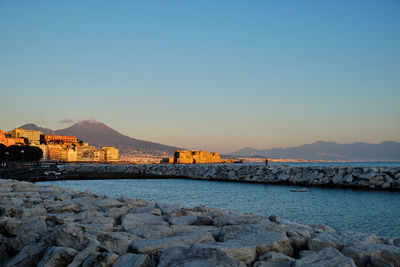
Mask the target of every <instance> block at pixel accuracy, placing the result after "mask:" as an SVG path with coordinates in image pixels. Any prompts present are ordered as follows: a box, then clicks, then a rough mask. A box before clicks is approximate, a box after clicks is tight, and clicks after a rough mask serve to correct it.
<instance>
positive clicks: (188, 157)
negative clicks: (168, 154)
mask: <svg viewBox="0 0 400 267" xmlns="http://www.w3.org/2000/svg"><path fill="white" fill-rule="evenodd" d="M161 162H163V163H221V162H222V160H221V157H220V156H219V154H218V152H211V153H209V152H207V151H204V150H200V151H189V150H176V151H175V153H174V157H173V158H165V159H163V160H162V161H161Z"/></svg>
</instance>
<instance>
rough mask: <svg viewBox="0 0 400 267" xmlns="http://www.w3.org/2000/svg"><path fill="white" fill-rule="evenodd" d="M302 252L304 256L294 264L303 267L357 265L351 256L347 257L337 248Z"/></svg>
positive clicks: (353, 266)
mask: <svg viewBox="0 0 400 267" xmlns="http://www.w3.org/2000/svg"><path fill="white" fill-rule="evenodd" d="M306 252H307V253H304V254H302V253H301V254H300V255H301V256H302V257H301V258H300V259H299V260H297V261H295V262H294V264H293V266H297V267H299V266H301V267H336V266H341V267H356V265H355V264H354V261H353V260H352V259H351V258H348V257H345V256H344V255H343V254H341V253H340V252H339V251H338V250H337V249H335V248H331V247H328V248H324V249H322V250H320V251H318V252H309V251H306Z"/></svg>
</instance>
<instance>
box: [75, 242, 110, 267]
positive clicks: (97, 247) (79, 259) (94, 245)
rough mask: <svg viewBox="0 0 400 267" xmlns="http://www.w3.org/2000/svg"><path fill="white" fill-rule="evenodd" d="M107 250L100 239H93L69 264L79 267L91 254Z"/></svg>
mask: <svg viewBox="0 0 400 267" xmlns="http://www.w3.org/2000/svg"><path fill="white" fill-rule="evenodd" d="M106 251H107V250H106V249H105V248H104V247H102V246H101V244H100V243H99V242H98V241H93V242H91V243H90V244H89V245H88V246H87V247H86V248H85V249H84V250H82V251H81V252H79V253H78V254H76V256H75V257H74V260H73V261H72V262H71V263H70V264H69V265H68V267H79V266H80V265H81V264H82V263H83V262H84V261H85V260H86V259H87V258H88V257H89V256H90V255H91V254H93V253H95V252H106Z"/></svg>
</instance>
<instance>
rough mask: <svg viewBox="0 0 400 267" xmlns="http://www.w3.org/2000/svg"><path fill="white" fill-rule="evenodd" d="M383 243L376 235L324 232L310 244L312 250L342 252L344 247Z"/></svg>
mask: <svg viewBox="0 0 400 267" xmlns="http://www.w3.org/2000/svg"><path fill="white" fill-rule="evenodd" d="M377 242H381V240H380V239H379V237H378V236H376V235H374V234H364V233H359V232H355V231H341V232H322V233H320V234H318V235H317V236H316V237H314V238H312V239H310V240H309V242H308V248H309V249H310V250H321V249H324V248H326V247H333V248H336V249H338V250H342V248H343V247H346V246H352V245H354V244H357V243H363V244H371V243H377Z"/></svg>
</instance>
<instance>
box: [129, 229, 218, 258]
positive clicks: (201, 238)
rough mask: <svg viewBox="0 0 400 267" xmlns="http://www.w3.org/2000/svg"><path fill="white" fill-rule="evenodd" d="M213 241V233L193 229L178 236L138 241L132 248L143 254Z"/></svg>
mask: <svg viewBox="0 0 400 267" xmlns="http://www.w3.org/2000/svg"><path fill="white" fill-rule="evenodd" d="M213 241H215V240H214V238H213V236H212V234H211V233H209V232H206V231H193V232H184V233H179V234H178V235H176V236H171V237H166V238H161V239H151V240H143V241H137V242H134V243H133V244H132V249H133V251H134V252H138V253H141V254H143V253H150V252H153V251H156V250H163V249H166V248H171V247H176V246H192V245H194V244H195V243H201V242H213Z"/></svg>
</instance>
